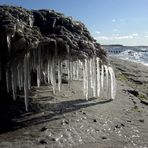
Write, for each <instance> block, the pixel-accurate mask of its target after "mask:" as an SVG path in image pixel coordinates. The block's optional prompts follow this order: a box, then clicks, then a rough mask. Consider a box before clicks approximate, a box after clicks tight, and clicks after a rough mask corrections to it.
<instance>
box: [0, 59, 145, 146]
mask: <svg viewBox="0 0 148 148" xmlns="http://www.w3.org/2000/svg"><path fill="white" fill-rule="evenodd" d="M110 61H111V64H112V65H113V67H114V69H115V72H116V78H117V96H116V99H115V100H113V101H111V100H110V99H109V98H108V100H107V99H104V98H90V99H89V100H88V101H86V100H85V98H84V96H83V94H82V82H81V81H73V82H72V87H71V88H70V89H69V88H68V86H67V84H63V88H62V89H63V91H62V93H60V94H58V93H57V94H56V95H53V94H52V89H51V88H50V87H48V86H42V87H41V88H39V89H38V88H34V89H33V90H32V93H31V98H30V100H31V106H30V107H32V108H33V109H32V110H31V111H30V112H28V113H25V112H23V111H22V112H21V113H18V115H16V116H14V115H13V116H11V121H12V123H13V124H14V125H13V127H12V128H10V129H9V130H1V134H0V148H24V147H26V148H30V147H32V148H60V147H63V148H70V147H72V148H90V147H92V148H98V147H99V148H100V147H103V148H108V147H111V148H116V147H117V148H122V147H127V148H132V147H134V148H135V147H136V148H140V147H141V148H144V147H148V142H147V141H148V109H147V107H148V106H147V103H148V102H147V101H148V67H146V66H143V65H141V64H137V63H132V62H128V61H123V60H119V59H115V58H112V59H110ZM14 107H15V105H14ZM20 107H21V102H20ZM12 110H13V109H12ZM14 110H15V109H14ZM22 110H23V108H22ZM16 112H17V111H16ZM19 112H20V111H19ZM7 114H8V112H6V113H3V116H4V115H7ZM9 114H11V113H9ZM8 122H9V120H8ZM1 128H2V125H1ZM5 128H6V126H5Z"/></svg>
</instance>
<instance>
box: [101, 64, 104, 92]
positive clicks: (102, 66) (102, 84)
mask: <svg viewBox="0 0 148 148" xmlns="http://www.w3.org/2000/svg"><path fill="white" fill-rule="evenodd" d="M103 87H104V65H101V88H102V91H103Z"/></svg>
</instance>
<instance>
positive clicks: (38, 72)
mask: <svg viewBox="0 0 148 148" xmlns="http://www.w3.org/2000/svg"><path fill="white" fill-rule="evenodd" d="M40 81H41V48H38V65H37V86H38V87H40V83H41V82H40Z"/></svg>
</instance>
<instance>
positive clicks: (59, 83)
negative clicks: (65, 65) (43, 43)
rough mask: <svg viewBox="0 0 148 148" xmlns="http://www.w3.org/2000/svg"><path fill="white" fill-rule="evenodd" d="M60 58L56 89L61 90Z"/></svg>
mask: <svg viewBox="0 0 148 148" xmlns="http://www.w3.org/2000/svg"><path fill="white" fill-rule="evenodd" d="M61 64H62V63H61V60H60V59H59V60H58V90H59V92H60V91H61V84H62V71H61Z"/></svg>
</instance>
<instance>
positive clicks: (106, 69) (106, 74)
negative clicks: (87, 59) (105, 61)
mask: <svg viewBox="0 0 148 148" xmlns="http://www.w3.org/2000/svg"><path fill="white" fill-rule="evenodd" d="M104 68H105V76H106V87H105V88H106V89H105V90H106V96H107V95H108V67H107V66H106V65H104Z"/></svg>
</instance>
